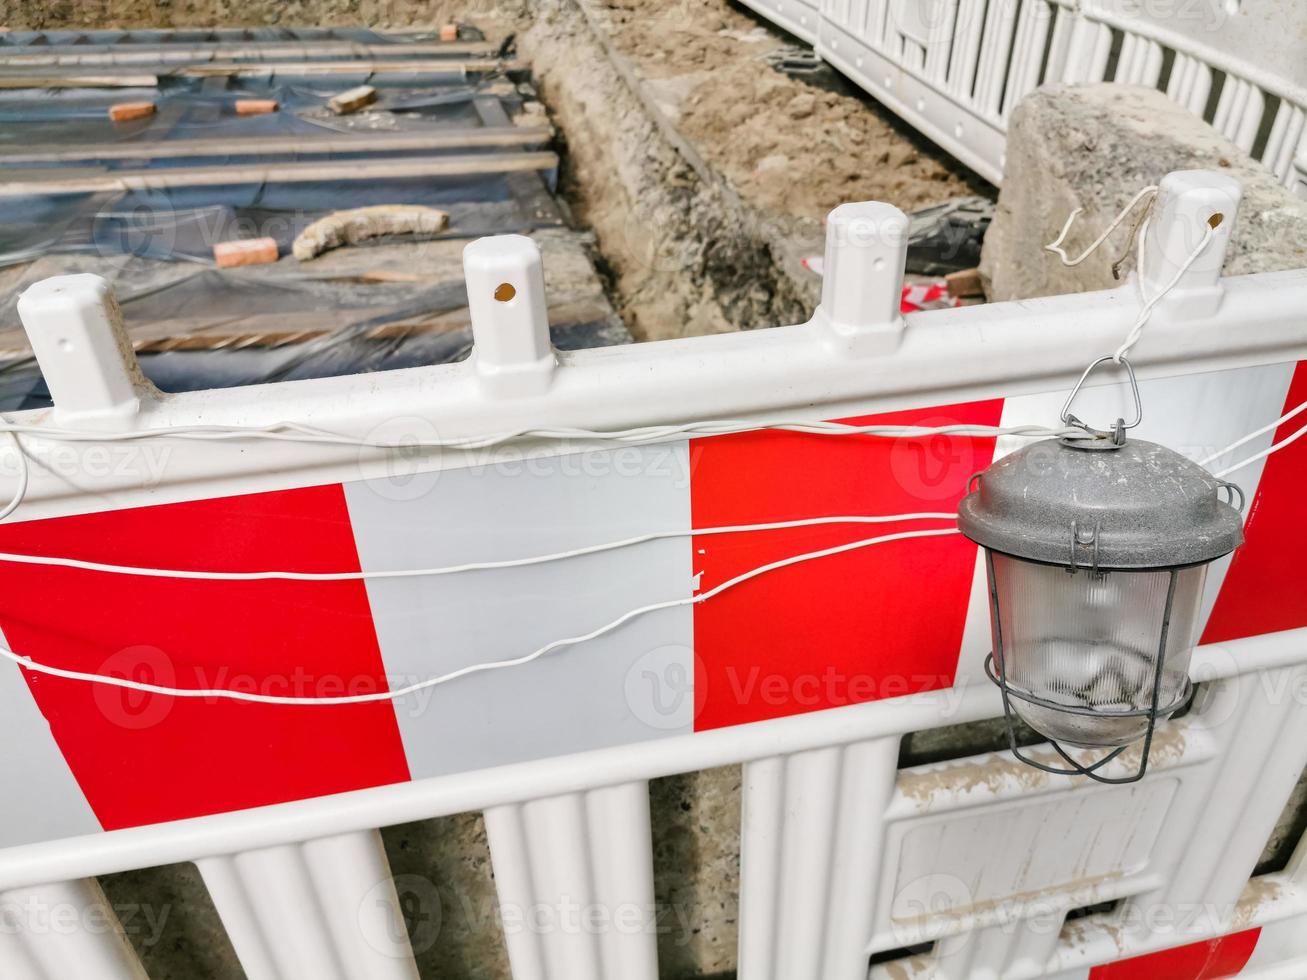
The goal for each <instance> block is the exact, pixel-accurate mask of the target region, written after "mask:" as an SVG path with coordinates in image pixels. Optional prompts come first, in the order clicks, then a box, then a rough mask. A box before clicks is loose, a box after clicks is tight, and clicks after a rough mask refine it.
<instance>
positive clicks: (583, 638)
mask: <svg viewBox="0 0 1307 980" xmlns="http://www.w3.org/2000/svg"><path fill="white" fill-rule="evenodd" d="M958 533H960V532H959V531H958V529H957V528H934V529H930V530H923V531H900V532H898V533H896V534H886V535H882V536H880V537H876V538H863V539H862V540H859V541H853V542H850V543H849V544H842V545H836V546H835V547H832V548H823V549H821V550H820V551H809V552H807V553H805V554H801V555H794V556H792V557H789V558H782V559H780V560H779V561H773V562H769V563H768V564H766V565H759V566H758V567H757V568H753V569H750V570H749V571H747V572H744V573H742V574H740V575H737V576H735V577H734V578H730V579H727V580H726V581H725V582H722V583H721V584H720V585H717V586H714V587H713V588H711V589H709V590H708V591H707V592H701V593H699V594H698V595H692V596H686V597H684V598H681V599H668V600H666V601H664V602H655V603H651V604H649V605H647V606H639V607H637V608H635V609H631V610H629V611H627V612H624V613H622V615H620V616H618V617H617V618H616V619H614V620H612V621H611V622H608V623H605V624H604V625H603V626H599V627H597V628H595V629H593V630H591V631H590V632H588V633H582V634H580V635H578V636H569V637H565V638H563V639H561V640H554V641H553V642H552V643H547V644H545V645H544V646H542V647H540V648H539V649H538V650H534V651H532V652H531V653H528V654H525V655H523V656H521V657H514V658H513V659H511V660H492V661H488V662H486V663H479V664H469V665H468V666H466V667H461V668H459V669H458V670H453V671H450V672H449V673H447V674H441V675H439V676H437V677H429V678H427V679H426V680H422V681H418V682H417V683H414V684H409V685H407V686H406V687H401V688H399V689H397V690H394V691H376V692H373V693H371V694H350V695H340V696H336V697H294V696H287V695H274V694H254V693H248V692H245V691H232V690H226V689H224V688H207V689H200V688H185V687H168V686H166V685H162V684H149V683H145V682H143V681H133V680H128V679H127V678H125V677H111V676H109V675H107V674H96V673H89V672H87V671H81V670H65V669H64V668H62V667H54V666H52V665H50V664H44V663H40V662H38V661H35V660H32V659H31V658H29V657H24V656H22V655H21V654H18V653H15V652H14V651H12V650H8V649H5V648H3V647H0V657H3V658H5V659H6V660H12V661H13V662H14V663H16V664H18V666H20V667H22V668H23V669H24V670H31V671H34V672H36V673H39V674H48V675H49V676H51V677H63V678H66V679H68V680H75V681H85V682H87V683H91V684H103V685H106V686H109V687H119V688H123V689H125V690H129V691H140V692H142V693H146V694H166V695H170V696H172V697H179V698H210V699H218V698H224V699H227V700H231V701H250V702H254V703H257V704H291V705H336V704H369V703H372V702H376V701H394V700H396V699H398V698H402V697H405V696H406V695H409V694H413V693H415V692H417V691H421V690H424V689H426V688H429V687H437V686H439V685H441V684H448V683H449V682H450V681H453V680H457V679H458V678H460V677H466V676H468V675H469V674H477V673H482V672H484V671H490V670H503V669H506V668H509V667H519V666H522V665H524V664H529V663H531V662H532V661H534V660H539V659H540V658H541V657H544V656H546V655H547V654H550V653H553V652H554V651H555V650H561V649H563V648H564V647H570V646H576V645H578V644H581V643H585V642H588V641H589V640H593V639H596V638H598V637H600V636H603V635H604V634H606V633H611V632H612V631H613V630H615V629H617V628H618V627H620V626H622V625H623V624H625V623H628V622H630V621H631V620H633V619H636V618H638V617H640V616H644V615H646V614H648V613H651V612H657V611H659V610H661V609H674V608H676V607H677V606H693V605H697V604H698V603H700V602H705V601H706V600H708V599H711V598H713V596H717V595H721V594H722V593H723V592H725V591H727V590H728V589H732V588H734V587H735V586H737V585H742V584H743V583H745V582H748V581H750V580H751V579H755V578H757V577H758V576H760V575H765V574H767V573H768V572H773V571H776V570H778V569H781V568H788V567H790V566H791V565H798V564H800V563H802V562H807V561H815V560H816V559H818V558H828V557H830V556H832V555H839V554H843V553H845V552H849V551H855V550H857V549H860V548H868V547H871V546H872V545H877V544H887V543H889V542H891V541H907V540H911V539H914V538H929V537H939V536H942V535H947V534H958Z"/></svg>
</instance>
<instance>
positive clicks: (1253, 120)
mask: <svg viewBox="0 0 1307 980" xmlns="http://www.w3.org/2000/svg"><path fill="white" fill-rule="evenodd" d="M1265 105H1266V100H1265V97H1264V96H1263V95H1262V92H1261V89H1259V88H1257V86H1255V85H1253V84H1252V83H1251V82H1246V81H1244V80H1243V79H1239V78H1235V77H1234V76H1233V75H1231V76H1229V77H1228V78H1226V80H1225V87H1224V88H1223V89H1222V90H1221V98H1220V99H1219V100H1218V102H1217V104H1216V116H1215V118H1214V119H1213V120H1212V125H1213V126H1214V127H1215V128H1216V129H1217V130H1219V131H1220V132H1221V133H1222V134H1223V135H1224V136H1225V137H1227V138H1228V139H1229V140H1231V141H1232V142H1233V143H1235V144H1236V145H1237V146H1238V147H1239V149H1241V150H1243V151H1245V152H1247V151H1250V150H1251V149H1252V148H1253V141H1254V140H1255V139H1256V138H1257V130H1258V129H1259V128H1260V127H1261V122H1262V113H1263V111H1264V109H1265Z"/></svg>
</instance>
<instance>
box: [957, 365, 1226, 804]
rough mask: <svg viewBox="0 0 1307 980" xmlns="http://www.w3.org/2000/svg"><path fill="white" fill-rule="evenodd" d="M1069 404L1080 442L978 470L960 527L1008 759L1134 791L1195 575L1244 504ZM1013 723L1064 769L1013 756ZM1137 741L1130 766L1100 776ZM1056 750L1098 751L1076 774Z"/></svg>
mask: <svg viewBox="0 0 1307 980" xmlns="http://www.w3.org/2000/svg"><path fill="white" fill-rule="evenodd" d="M1097 363H1098V362H1095V365H1096V364H1097ZM1095 365H1091V367H1090V370H1092V369H1093V367H1094V366H1095ZM1127 366H1128V365H1127ZM1088 373H1089V372H1088V371H1086V376H1087V375H1088ZM1131 374H1132V377H1131V380H1132V382H1133V372H1131ZM1083 380H1084V379H1083V378H1082V379H1081V383H1082V384H1083ZM1078 390H1079V386H1077V391H1078ZM1074 396H1075V393H1074V392H1073V393H1072V397H1073V398H1074ZM1069 406H1070V399H1068V402H1067V408H1069ZM1067 408H1064V409H1063V420H1064V421H1066V422H1068V423H1070V424H1072V425H1076V426H1079V427H1081V428H1083V429H1084V430H1085V436H1084V437H1079V436H1076V437H1067V438H1060V439H1045V440H1042V441H1040V442H1037V443H1033V444H1032V445H1029V446H1027V447H1025V448H1024V449H1022V450H1020V451H1019V452H1015V453H1012V454H1011V455H1009V456H1005V457H1003V458H1002V459H1000V460H998V461H997V462H996V463H994V464H993V465H992V466H990V467H989V468H988V469H987V470H984V471H983V472H981V473H979V474H977V475H976V476H975V477H973V481H972V487H973V489H972V492H970V493H969V494H968V495H967V497H966V498H965V499H964V500H963V501H962V504H961V507H960V511H959V515H958V525H959V527H960V528H961V530H962V533H963V534H965V535H966V536H967V537H968V538H970V539H971V540H972V541H974V542H976V544H978V545H980V546H981V547H982V548H983V549H984V550H985V564H986V568H987V571H988V580H989V601H990V622H991V626H992V630H993V640H994V647H993V652H992V653H991V654H990V657H989V658H988V659H987V660H986V663H985V669H986V672H987V673H988V674H989V676H990V679H991V680H993V681H994V682H995V683H996V684H997V685H998V686H999V688H1000V689H1001V691H1002V694H1003V710H1004V715H1005V717H1006V719H1007V723H1008V736H1009V741H1010V744H1011V748H1012V751H1013V753H1014V754H1015V755H1016V756H1017V757H1018V758H1019V759H1021V760H1022V761H1024V762H1027V763H1029V764H1031V765H1033V766H1036V767H1037V768H1039V769H1043V770H1045V771H1047V772H1053V773H1059V774H1065V775H1086V776H1091V777H1093V778H1094V779H1097V780H1099V781H1101V782H1113V783H1126V782H1133V781H1135V780H1137V779H1139V778H1141V777H1142V776H1143V775H1144V772H1145V771H1146V768H1147V765H1148V751H1149V748H1150V746H1151V743H1152V737H1153V730H1154V727H1155V725H1156V723H1157V721H1158V719H1159V718H1161V719H1164V718H1167V717H1169V716H1170V715H1171V714H1172V713H1173V712H1175V711H1176V710H1177V709H1178V708H1180V707H1181V706H1182V705H1183V704H1184V703H1185V702H1186V700H1187V698H1188V696H1189V691H1190V683H1189V659H1190V655H1191V653H1192V651H1193V647H1194V645H1195V644H1196V642H1197V639H1198V637H1197V632H1198V625H1199V609H1200V604H1201V602H1202V594H1203V583H1204V580H1205V579H1206V576H1207V568H1208V565H1210V564H1211V562H1213V561H1215V560H1216V559H1217V558H1220V557H1222V556H1224V555H1228V554H1229V553H1230V552H1232V551H1233V550H1234V549H1235V548H1237V547H1238V546H1239V545H1240V544H1241V543H1242V542H1243V523H1242V521H1241V519H1240V516H1239V510H1236V508H1235V507H1234V506H1232V505H1233V503H1234V501H1235V499H1236V497H1237V498H1238V504H1239V509H1240V510H1241V509H1242V507H1243V495H1242V492H1241V491H1240V490H1239V489H1238V488H1237V487H1235V486H1234V485H1233V484H1230V483H1226V482H1224V481H1222V480H1218V479H1217V478H1216V477H1214V476H1212V475H1211V474H1210V473H1208V472H1207V471H1206V470H1205V469H1203V468H1202V467H1201V466H1198V465H1197V464H1195V463H1192V462H1190V461H1189V460H1187V459H1185V458H1184V457H1183V456H1181V455H1180V454H1179V453H1176V452H1173V451H1172V450H1170V449H1167V448H1165V447H1163V446H1159V445H1155V444H1154V443H1151V442H1144V441H1143V440H1138V439H1135V440H1127V439H1126V438H1125V429H1126V428H1128V427H1129V426H1126V425H1125V424H1124V422H1123V421H1121V420H1118V421H1117V424H1116V427H1115V428H1114V429H1113V431H1111V432H1099V431H1097V430H1093V429H1089V428H1088V427H1087V426H1084V424H1083V423H1081V422H1080V421H1079V420H1078V419H1076V418H1075V416H1073V415H1070V413H1069V411H1068V410H1067ZM1135 424H1138V419H1136V421H1135V422H1134V423H1131V425H1135ZM1223 492H1224V493H1225V494H1228V501H1227V500H1226V499H1222V498H1223ZM1014 713H1015V714H1016V715H1017V716H1018V717H1020V718H1021V719H1022V720H1023V721H1024V722H1026V724H1028V725H1029V726H1030V727H1031V728H1033V729H1034V730H1035V731H1037V732H1039V733H1040V734H1042V735H1045V736H1047V737H1048V738H1049V739H1050V740H1051V741H1052V744H1053V747H1054V748H1055V749H1056V750H1057V752H1058V754H1059V755H1060V756H1061V758H1062V759H1063V760H1064V761H1065V762H1066V764H1067V768H1056V767H1053V766H1047V765H1044V764H1042V763H1040V762H1038V761H1035V760H1033V759H1031V758H1029V757H1028V756H1026V755H1024V754H1022V753H1021V752H1020V751H1019V750H1018V747H1017V740H1016V731H1015V728H1014V725H1013V719H1012V716H1013V714H1014ZM1140 739H1143V740H1144V746H1143V752H1142V756H1141V761H1140V765H1139V769H1138V772H1136V773H1135V774H1133V775H1129V776H1124V777H1120V778H1107V777H1104V776H1101V775H1099V773H1098V770H1100V769H1101V767H1102V766H1104V765H1105V764H1106V763H1108V762H1109V761H1111V760H1112V759H1114V758H1116V757H1117V756H1118V755H1120V753H1121V752H1122V751H1124V749H1125V747H1126V746H1128V745H1130V744H1132V743H1134V742H1137V741H1139V740H1140ZM1063 745H1069V746H1077V747H1082V748H1107V749H1110V751H1109V752H1108V753H1107V754H1106V755H1105V756H1104V757H1102V758H1100V759H1098V760H1097V761H1096V762H1094V763H1092V764H1085V765H1082V764H1081V763H1079V762H1077V761H1076V760H1075V759H1073V758H1072V757H1071V755H1070V754H1069V753H1068V752H1067V751H1066V750H1065V749H1064V748H1063V747H1062V746H1063Z"/></svg>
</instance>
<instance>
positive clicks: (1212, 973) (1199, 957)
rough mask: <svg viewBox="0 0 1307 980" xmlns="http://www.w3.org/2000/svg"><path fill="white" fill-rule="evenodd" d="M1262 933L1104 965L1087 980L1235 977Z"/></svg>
mask: <svg viewBox="0 0 1307 980" xmlns="http://www.w3.org/2000/svg"><path fill="white" fill-rule="evenodd" d="M1261 933H1262V930H1261V929H1260V928H1257V929H1248V930H1245V931H1244V932H1236V933H1233V934H1232V935H1229V936H1221V937H1220V938H1218V939H1209V940H1206V941H1205V942H1201V943H1190V944H1189V945H1187V946H1176V947H1175V948H1173V949H1164V950H1162V951H1161V952H1159V953H1148V954H1146V955H1144V956H1132V957H1131V958H1130V959H1128V960H1118V961H1117V962H1115V963H1104V964H1103V965H1102V966H1096V967H1094V968H1093V969H1092V970H1090V971H1089V980H1163V978H1164V980H1222V978H1224V977H1233V976H1237V975H1238V974H1239V971H1240V970H1242V969H1243V968H1244V967H1245V966H1247V965H1248V960H1249V959H1251V958H1252V955H1253V950H1254V949H1256V948H1257V939H1258V937H1259V936H1260V935H1261Z"/></svg>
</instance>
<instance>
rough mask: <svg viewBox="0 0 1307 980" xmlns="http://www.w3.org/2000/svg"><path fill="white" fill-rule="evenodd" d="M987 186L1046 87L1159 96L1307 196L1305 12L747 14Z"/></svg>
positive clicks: (819, 7)
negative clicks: (803, 45) (1081, 86)
mask: <svg viewBox="0 0 1307 980" xmlns="http://www.w3.org/2000/svg"><path fill="white" fill-rule="evenodd" d="M744 2H745V3H747V4H748V5H749V6H750V7H752V8H753V9H754V10H756V11H757V12H758V13H760V14H762V15H763V16H764V17H767V18H768V19H770V20H772V21H774V22H775V23H777V24H778V25H780V26H781V27H784V28H785V29H786V30H789V31H791V32H792V33H794V34H796V35H798V36H799V37H801V38H803V39H804V40H806V41H808V42H809V43H810V44H812V45H813V46H814V47H815V48H816V49H817V52H818V53H819V54H820V55H821V57H822V58H823V59H825V60H826V61H828V62H830V63H831V64H832V65H834V66H835V67H837V68H838V69H839V70H840V71H841V72H843V73H844V74H845V75H847V76H848V77H849V78H851V79H853V80H854V81H855V82H857V83H858V84H859V85H860V86H862V87H863V88H864V89H866V90H867V91H868V92H870V93H871V94H872V95H873V96H875V98H876V99H877V100H878V101H880V102H882V103H883V104H884V105H885V106H887V107H888V108H890V109H892V110H893V111H894V112H895V113H897V114H898V115H900V116H902V117H903V118H904V119H906V120H907V121H908V122H910V123H911V124H912V125H913V126H915V127H916V128H918V129H920V130H921V131H922V132H923V133H924V134H925V135H926V136H928V137H929V138H930V139H932V140H934V141H935V142H936V143H938V144H940V145H941V146H943V147H944V148H945V149H947V150H948V151H949V152H950V153H952V154H953V155H954V156H956V157H957V158H958V159H959V160H961V161H963V162H964V163H966V164H967V165H968V166H970V167H972V168H973V169H975V170H976V171H977V172H978V173H980V174H981V175H982V176H984V177H985V178H986V179H988V180H990V181H993V182H994V183H996V184H997V183H1000V182H1001V180H1002V177H1003V164H1004V152H1003V150H1004V142H1005V137H1006V131H1007V125H1008V119H1009V117H1010V116H1011V113H1012V110H1013V108H1015V106H1016V104H1017V102H1018V101H1019V100H1020V99H1021V98H1022V96H1024V95H1026V94H1027V93H1029V92H1031V91H1033V90H1034V89H1035V88H1037V87H1038V86H1040V85H1042V84H1052V83H1057V82H1119V83H1122V84H1129V85H1146V86H1149V87H1153V88H1159V89H1161V90H1162V91H1164V92H1165V93H1166V94H1167V95H1168V96H1170V98H1171V99H1172V100H1174V101H1175V102H1177V103H1178V104H1180V105H1182V106H1184V107H1185V108H1186V109H1188V110H1190V111H1191V112H1193V113H1194V114H1196V115H1199V116H1201V117H1202V118H1203V119H1204V120H1206V121H1207V122H1209V123H1211V124H1212V125H1213V126H1214V127H1215V128H1216V129H1217V130H1218V131H1219V132H1220V133H1222V135H1224V136H1226V137H1227V138H1229V139H1230V140H1231V141H1233V142H1234V143H1235V144H1237V145H1238V146H1239V148H1240V149H1242V150H1244V151H1246V152H1248V153H1250V154H1252V155H1253V156H1254V157H1255V158H1256V159H1258V160H1260V161H1261V162H1262V163H1264V164H1265V165H1266V167H1267V168H1268V169H1269V170H1271V171H1272V172H1273V173H1274V174H1275V176H1276V177H1277V178H1279V179H1280V181H1281V182H1283V183H1284V185H1285V186H1286V187H1289V188H1290V189H1292V190H1294V191H1295V192H1296V193H1298V194H1300V195H1307V128H1305V127H1307V40H1304V37H1305V36H1307V35H1304V31H1305V30H1307V8H1303V7H1302V6H1301V5H1298V4H1286V3H1279V2H1276V0H1242V2H1240V3H1236V4H1235V5H1234V7H1235V9H1233V10H1232V9H1231V4H1230V3H1228V2H1226V0H1192V2H1190V0H1186V2H1175V3H1169V2H1162V3H1158V2H1153V3H1150V2H1128V0H821V2H820V4H817V3H808V2H806V0H744Z"/></svg>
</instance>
